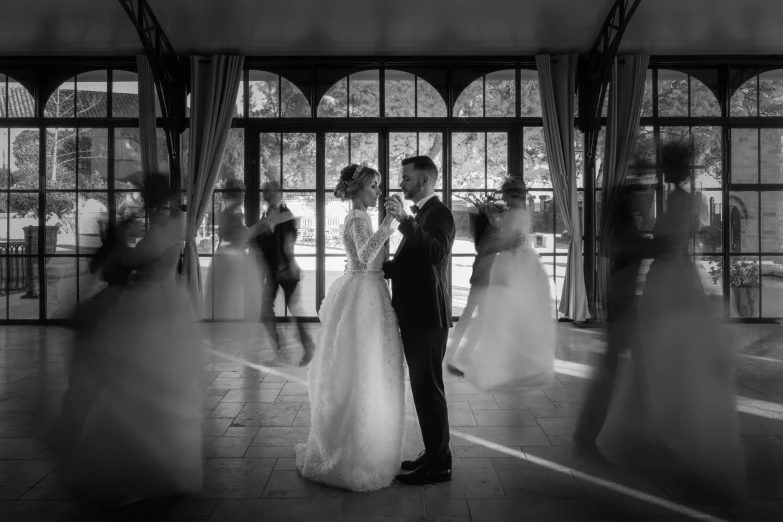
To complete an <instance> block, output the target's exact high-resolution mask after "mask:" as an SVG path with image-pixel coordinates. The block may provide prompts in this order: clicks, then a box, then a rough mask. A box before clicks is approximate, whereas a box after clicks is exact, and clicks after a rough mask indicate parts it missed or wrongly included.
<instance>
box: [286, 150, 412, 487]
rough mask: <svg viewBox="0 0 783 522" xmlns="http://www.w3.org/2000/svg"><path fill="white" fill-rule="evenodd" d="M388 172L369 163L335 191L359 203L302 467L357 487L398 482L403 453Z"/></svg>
mask: <svg viewBox="0 0 783 522" xmlns="http://www.w3.org/2000/svg"><path fill="white" fill-rule="evenodd" d="M379 184H380V174H379V173H378V171H376V170H375V169H372V168H370V167H367V166H364V165H349V166H348V167H346V168H344V169H343V170H342V172H341V173H340V181H339V183H338V185H337V189H336V190H335V192H334V193H335V196H337V197H338V198H340V199H341V200H343V201H352V202H353V209H352V210H351V211H350V212H349V213H348V215H347V216H346V218H345V229H344V232H343V243H344V245H345V252H346V255H347V258H348V263H347V268H346V271H345V274H344V275H343V276H342V277H340V278H339V279H337V280H336V281H335V282H334V283H333V284H332V286H331V288H330V289H329V292H328V294H327V295H326V299H324V302H323V304H322V305H321V309H320V312H319V317H320V319H321V329H320V330H319V332H318V335H317V337H316V348H317V349H316V352H315V357H314V359H313V360H312V362H311V363H310V370H309V395H310V410H311V413H310V421H311V426H312V427H311V428H310V436H309V438H308V440H307V443H306V444H300V445H299V446H297V448H296V465H297V467H298V468H299V471H300V472H301V473H302V475H303V476H305V477H306V478H309V479H311V480H313V481H316V482H320V483H323V484H328V485H331V486H336V487H339V488H343V489H348V490H352V491H374V490H378V489H381V488H384V487H387V486H389V485H390V484H391V482H392V480H393V479H394V476H395V474H396V473H397V472H398V471H399V466H400V459H401V457H402V445H403V438H404V427H405V423H404V420H405V419H404V415H405V386H404V367H403V351H402V341H401V339H400V333H399V326H398V323H397V317H396V315H395V313H394V309H393V308H392V304H391V296H390V293H389V288H388V286H387V284H386V282H385V280H384V278H383V271H382V270H381V265H382V264H383V261H384V257H385V256H384V253H385V252H384V243H385V242H386V240H387V239H388V238H389V237H390V236H391V235H392V229H391V228H390V225H391V223H392V220H393V218H392V216H391V215H387V216H386V218H385V219H384V221H383V223H382V224H381V226H380V227H379V228H378V230H377V231H376V232H374V233H373V230H372V219H371V218H370V215H369V214H368V213H367V208H368V207H374V206H376V205H377V202H378V197H379V196H380V194H381V192H380V189H379V187H378V186H379Z"/></svg>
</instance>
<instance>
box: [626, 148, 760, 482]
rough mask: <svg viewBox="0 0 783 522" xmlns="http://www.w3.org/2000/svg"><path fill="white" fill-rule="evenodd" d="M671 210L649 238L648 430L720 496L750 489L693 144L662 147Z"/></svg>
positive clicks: (644, 324)
mask: <svg viewBox="0 0 783 522" xmlns="http://www.w3.org/2000/svg"><path fill="white" fill-rule="evenodd" d="M660 163H661V168H662V170H663V173H664V180H665V181H666V182H667V183H670V184H672V185H674V190H673V191H672V192H671V193H670V194H669V196H668V197H667V198H666V211H665V212H664V213H663V214H662V215H661V216H659V217H658V219H657V221H656V223H655V227H654V228H653V240H652V241H649V242H647V243H645V242H644V240H642V241H641V243H642V245H641V248H642V249H643V250H644V251H646V257H652V258H653V262H652V265H650V270H649V272H648V274H647V280H646V282H645V286H644V293H643V295H642V297H641V300H640V303H639V323H640V333H641V336H640V337H641V340H642V342H641V351H642V360H643V361H644V373H643V375H641V376H637V378H641V379H642V384H644V385H646V394H645V397H644V401H645V404H646V407H647V410H646V411H647V420H648V424H647V434H648V436H649V437H650V441H651V442H653V443H656V444H658V445H662V446H663V447H665V448H667V449H668V450H670V451H671V452H672V453H673V454H674V455H675V456H676V457H677V460H678V461H679V471H678V474H679V475H685V476H687V477H688V478H689V479H690V480H692V481H693V482H694V484H696V485H698V487H700V488H703V489H706V490H707V491H709V492H711V493H717V494H718V495H720V496H723V497H726V496H736V495H741V494H742V493H743V490H744V486H745V483H744V456H743V452H742V445H741V437H740V430H739V418H738V415H737V411H736V399H735V394H734V375H733V365H732V361H731V352H730V346H729V345H728V342H729V339H730V336H729V335H728V332H727V331H726V329H725V327H724V326H723V325H722V324H721V323H720V322H719V320H718V317H717V315H716V314H715V312H714V311H713V310H712V309H711V307H710V304H709V301H708V300H707V297H706V296H705V293H704V289H703V287H702V284H701V279H700V276H699V273H698V271H697V269H696V268H695V266H694V265H693V263H692V262H691V258H690V254H689V252H688V245H689V243H690V240H691V231H692V226H693V223H694V215H693V204H692V203H693V197H692V195H691V194H689V193H687V192H686V191H685V190H683V188H682V185H683V184H684V183H685V182H686V181H687V180H688V179H689V176H690V168H691V164H692V163H691V150H690V147H689V146H688V145H687V144H683V143H680V142H670V143H667V144H664V145H663V146H662V147H661V153H660Z"/></svg>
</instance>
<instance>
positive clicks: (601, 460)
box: [571, 444, 619, 473]
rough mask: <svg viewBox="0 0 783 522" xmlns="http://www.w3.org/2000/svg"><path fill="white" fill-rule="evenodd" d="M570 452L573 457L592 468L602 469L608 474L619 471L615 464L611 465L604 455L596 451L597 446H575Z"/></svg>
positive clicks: (598, 450)
mask: <svg viewBox="0 0 783 522" xmlns="http://www.w3.org/2000/svg"><path fill="white" fill-rule="evenodd" d="M571 452H572V453H573V455H574V456H575V457H577V458H579V459H582V460H584V461H585V462H587V463H588V464H591V465H593V466H598V467H600V468H603V469H604V470H606V471H609V472H610V473H614V472H616V471H617V470H618V469H619V468H618V467H617V465H616V464H614V463H612V462H611V461H610V460H609V459H607V458H606V455H604V454H603V453H601V450H600V449H598V446H596V445H595V444H593V445H592V446H581V445H578V444H575V445H574V446H573V448H572V449H571Z"/></svg>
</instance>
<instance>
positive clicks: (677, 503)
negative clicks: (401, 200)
mask: <svg viewBox="0 0 783 522" xmlns="http://www.w3.org/2000/svg"><path fill="white" fill-rule="evenodd" d="M203 328H204V331H205V333H206V337H207V339H208V343H207V346H206V350H207V353H208V363H207V365H206V368H205V377H206V380H207V382H208V393H207V395H208V397H207V399H206V402H205V405H204V408H205V411H206V414H207V421H206V424H205V426H204V435H205V462H204V465H205V468H206V481H205V485H204V490H203V492H202V494H201V495H200V497H198V498H194V499H192V498H191V499H181V500H179V501H178V502H176V503H164V504H143V505H140V506H136V507H134V508H133V509H127V510H124V511H120V512H112V513H106V512H95V511H92V510H86V509H85V508H81V507H78V506H76V505H75V504H73V503H72V502H71V501H70V500H69V494H68V492H67V491H66V490H65V489H64V488H63V487H62V486H61V485H60V483H59V480H58V475H57V470H56V469H55V463H54V462H53V461H52V456H51V454H50V453H49V452H48V451H47V450H46V448H45V445H44V443H43V439H42V435H43V432H44V430H45V425H46V422H48V421H49V420H50V419H51V418H52V417H53V416H54V415H56V413H57V411H58V409H59V401H60V397H61V395H62V392H63V391H64V389H65V382H66V379H67V367H66V360H67V347H68V343H69V339H70V334H69V333H68V332H67V331H66V330H64V329H61V328H55V327H27V326H7V327H0V521H2V522H15V521H39V520H40V521H47V522H48V521H60V520H181V521H186V520H187V521H207V520H209V521H210V522H218V521H220V522H222V521H231V522H240V521H244V520H252V521H266V520H269V521H345V522H348V521H353V522H359V521H374V522H380V521H384V522H392V521H394V522H409V521H442V522H446V521H451V522H457V521H459V522H468V521H474V522H502V521H512V520H513V521H517V520H528V521H577V520H589V521H592V520H596V521H597V520H611V521H628V522H635V521H650V522H652V521H656V522H657V521H661V522H663V521H675V520H685V519H691V518H693V519H699V520H727V521H730V520H736V521H742V522H744V521H748V522H751V521H753V522H756V521H764V520H770V521H772V520H775V521H779V520H783V326H780V325H760V326H750V325H739V326H734V327H733V331H734V333H735V337H736V342H735V346H736V359H735V360H736V367H737V381H738V382H737V389H738V395H739V410H740V413H739V415H740V416H741V419H742V430H743V437H744V442H745V449H746V455H747V460H748V468H749V477H750V484H751V490H752V491H751V495H750V499H748V500H747V501H746V502H744V503H742V504H739V505H725V506H721V505H701V504H700V502H699V501H698V500H696V499H689V498H684V496H683V495H684V493H683V490H682V488H681V487H679V486H678V484H677V483H676V481H673V480H671V479H669V478H665V477H663V476H661V475H659V474H657V473H656V470H655V469H654V468H645V467H639V466H634V467H632V468H628V469H625V468H624V469H623V470H622V472H621V473H619V474H618V476H616V477H613V478H610V477H607V476H603V475H601V473H600V472H597V471H596V470H593V469H590V468H587V467H585V466H584V465H583V464H582V463H580V462H579V461H576V460H574V459H573V458H572V456H571V454H570V448H569V447H568V445H569V443H570V437H571V433H572V430H573V427H574V423H575V417H576V415H578V412H579V410H580V407H581V401H582V400H583V396H584V388H585V385H586V384H587V383H588V382H589V381H588V379H589V370H590V365H591V364H593V363H594V361H595V360H596V357H597V353H599V352H600V351H601V349H602V346H603V333H602V331H601V330H595V329H592V330H580V329H577V328H575V327H573V326H571V325H567V324H561V325H560V328H559V332H560V340H559V348H558V364H557V369H558V379H557V381H555V382H554V383H553V384H551V385H550V386H548V387H546V388H542V389H537V390H532V391H530V392H527V393H524V394H516V395H489V394H485V393H481V392H480V391H479V390H476V389H474V388H473V387H472V386H471V385H470V384H468V383H466V382H462V381H460V380H459V379H457V378H453V377H449V378H448V383H447V385H446V386H447V390H446V391H447V393H448V399H449V410H450V421H451V427H452V443H453V453H454V456H455V463H454V477H453V481H452V482H451V483H450V484H441V485H437V486H428V487H424V488H411V487H402V486H399V485H392V486H391V487H390V488H388V489H385V490H382V491H379V492H376V493H372V494H354V493H347V492H342V491H339V490H336V489H332V488H328V487H322V486H319V485H316V484H313V483H310V482H308V481H306V480H304V479H302V478H301V476H300V475H299V473H298V472H297V471H296V466H295V464H294V460H293V456H294V452H293V445H294V444H296V443H298V442H301V441H304V440H305V439H306V437H307V433H308V429H309V428H308V424H309V405H308V402H307V401H308V399H307V391H306V387H305V385H304V384H303V383H304V381H303V379H304V377H305V371H304V370H301V369H298V368H275V369H273V370H269V369H266V368H263V367H260V366H259V365H260V364H261V363H262V362H263V361H264V360H267V359H268V358H269V356H270V355H271V354H270V352H269V351H268V350H265V349H264V346H265V345H266V343H265V341H264V336H263V335H262V334H261V330H260V328H259V327H258V325H249V324H237V323H223V324H215V323H212V324H204V325H203ZM289 333H290V330H287V331H286V337H287V335H288V334H289ZM291 352H292V353H291V356H292V359H293V360H295V361H296V360H298V356H299V355H300V350H298V349H297V348H296V347H295V346H292V348H291ZM411 404H412V402H411V401H410V400H409V414H410V420H409V422H408V430H407V440H406V443H405V454H406V455H407V456H414V455H416V454H418V452H419V451H420V450H421V449H422V443H421V439H420V435H419V432H418V427H417V425H416V421H415V419H414V416H413V411H412V406H411ZM713 504H714V503H713Z"/></svg>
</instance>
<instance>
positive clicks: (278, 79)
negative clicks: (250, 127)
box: [237, 71, 310, 118]
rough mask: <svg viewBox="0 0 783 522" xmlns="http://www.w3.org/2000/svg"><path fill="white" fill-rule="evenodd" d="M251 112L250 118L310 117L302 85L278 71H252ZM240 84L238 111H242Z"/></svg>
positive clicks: (250, 74)
mask: <svg viewBox="0 0 783 522" xmlns="http://www.w3.org/2000/svg"><path fill="white" fill-rule="evenodd" d="M248 74H249V80H248V110H249V113H248V116H249V117H251V118H309V117H310V104H309V103H308V102H307V98H305V95H304V94H303V93H302V91H301V90H299V87H297V86H296V85H294V84H293V83H291V82H290V81H288V80H286V79H285V78H283V77H282V76H280V75H279V74H274V73H270V72H266V71H249V73H248ZM242 87H243V86H242V85H241V84H240V86H239V93H238V95H237V111H238V114H237V115H240V114H242V111H243V108H242V105H243V102H244V92H243V88H242Z"/></svg>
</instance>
